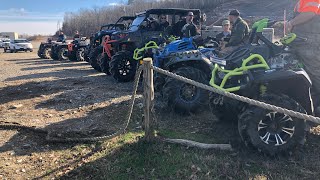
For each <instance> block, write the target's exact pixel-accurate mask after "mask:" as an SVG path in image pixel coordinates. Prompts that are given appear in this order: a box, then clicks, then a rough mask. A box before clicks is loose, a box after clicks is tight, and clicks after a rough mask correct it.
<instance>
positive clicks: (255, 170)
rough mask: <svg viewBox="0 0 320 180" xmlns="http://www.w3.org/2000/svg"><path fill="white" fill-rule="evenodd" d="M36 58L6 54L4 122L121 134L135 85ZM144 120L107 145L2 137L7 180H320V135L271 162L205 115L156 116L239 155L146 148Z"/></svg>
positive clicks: (181, 132) (2, 133)
mask: <svg viewBox="0 0 320 180" xmlns="http://www.w3.org/2000/svg"><path fill="white" fill-rule="evenodd" d="M38 45H39V43H35V45H34V47H38ZM36 51H37V50H36V49H35V51H34V52H33V53H24V52H21V53H2V51H1V50H0V121H6V122H17V123H21V124H23V125H29V126H36V127H41V128H44V129H45V130H47V131H49V132H50V133H51V134H52V135H54V136H57V137H60V136H63V137H64V136H68V137H74V136H76V137H87V136H89V137H91V136H100V135H108V134H111V133H114V132H115V131H117V130H118V129H119V127H120V126H121V124H122V123H123V122H124V119H125V116H126V113H127V111H128V102H129V99H130V94H131V91H132V86H133V84H132V83H124V84H121V83H116V82H115V81H114V80H113V78H112V77H108V76H106V75H105V74H103V73H98V72H96V71H95V70H94V69H93V68H91V66H90V65H88V64H87V63H86V62H69V61H66V62H60V61H53V60H50V59H49V60H45V59H39V58H38V57H37V55H36ZM140 97H141V96H140ZM137 101H138V102H137V103H140V102H141V99H138V100H137ZM142 113H143V112H142V109H140V108H139V106H135V109H134V113H133V118H132V122H131V123H130V129H129V132H128V133H127V134H125V135H123V136H120V137H116V138H113V139H111V140H108V141H105V142H101V143H91V144H85V143H48V142H46V141H45V140H44V138H45V136H44V135H43V134H37V133H34V132H30V131H25V130H21V131H17V130H13V131H8V130H1V129H0V179H261V180H263V179H319V175H320V169H319V167H320V163H319V162H320V156H319V153H318V151H319V148H320V139H319V134H320V133H319V132H320V128H318V129H317V128H316V129H314V130H313V133H311V134H309V135H308V140H307V143H306V144H305V146H303V147H301V148H299V150H298V151H297V152H294V154H293V156H289V157H288V156H284V157H267V156H264V155H261V154H260V153H259V152H257V151H256V150H255V149H252V148H248V147H245V146H244V145H243V143H242V142H241V140H240V138H239V135H238V132H237V125H236V123H232V122H226V123H216V122H214V121H212V119H213V118H214V117H213V116H212V115H211V114H210V113H208V111H205V110H204V111H203V112H201V113H200V114H196V115H189V116H181V115H177V114H174V113H170V112H167V111H166V110H165V109H159V110H156V113H157V121H158V133H159V134H161V135H165V136H168V137H171V138H185V139H190V140H196V141H199V142H205V143H231V144H232V145H233V148H234V150H235V151H233V152H222V151H212V150H210V151H208V150H200V149H195V148H188V147H182V146H178V145H171V144H166V143H163V142H155V143H145V142H144V141H140V137H141V136H142V131H141V124H142V122H141V120H142Z"/></svg>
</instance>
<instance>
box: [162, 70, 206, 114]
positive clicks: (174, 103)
mask: <svg viewBox="0 0 320 180" xmlns="http://www.w3.org/2000/svg"><path fill="white" fill-rule="evenodd" d="M173 72H174V73H176V74H178V75H180V76H183V77H186V78H189V79H192V80H194V81H197V82H200V83H203V84H208V82H209V81H208V79H207V76H206V74H205V73H204V72H203V71H201V70H199V69H197V68H194V67H180V68H178V69H176V70H175V71H173ZM163 98H164V100H165V101H166V102H167V104H168V106H169V107H171V108H173V109H174V110H175V111H176V112H179V113H189V112H196V111H197V110H199V109H200V108H201V107H203V105H206V104H207V103H208V98H209V93H208V91H206V90H203V89H201V88H198V87H196V86H193V85H190V84H187V83H184V82H182V81H178V80H176V79H173V78H171V77H166V80H165V84H164V87H163Z"/></svg>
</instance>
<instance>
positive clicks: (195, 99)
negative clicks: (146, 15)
mask: <svg viewBox="0 0 320 180" xmlns="http://www.w3.org/2000/svg"><path fill="white" fill-rule="evenodd" d="M187 11H189V10H187ZM161 13H162V12H161ZM130 18H131V19H134V21H133V24H132V25H131V27H130V28H131V29H130V28H129V30H125V27H124V26H123V27H120V26H119V25H117V23H118V22H121V21H122V20H123V19H130ZM136 19H137V17H122V18H120V20H119V21H118V22H117V23H116V24H112V25H110V29H108V30H106V31H100V32H99V33H97V34H96V35H95V36H94V38H92V39H91V43H89V44H88V45H86V46H82V45H77V44H76V42H74V43H71V44H72V45H70V44H67V46H61V44H54V43H52V46H51V56H54V57H52V58H53V59H60V60H65V59H66V58H65V57H69V59H70V60H78V61H82V60H87V61H88V62H89V63H90V64H91V65H92V67H93V68H95V69H96V70H98V71H102V72H105V73H106V74H109V75H110V74H111V75H112V76H113V77H114V78H115V79H116V80H117V81H119V82H128V81H132V80H133V79H134V76H135V72H136V69H137V67H138V66H139V65H141V62H142V61H141V60H142V59H143V58H145V57H152V58H153V65H154V66H156V67H159V68H162V69H165V70H168V71H170V72H174V73H176V74H178V75H181V76H184V77H187V78H189V79H193V80H195V81H197V82H201V83H203V84H208V85H211V86H212V87H214V88H217V89H219V90H221V91H226V92H232V93H236V94H239V95H242V96H246V97H249V98H251V99H255V100H259V101H263V102H266V103H269V104H273V105H276V106H280V107H283V108H287V109H290V110H294V111H297V112H301V113H307V114H310V115H313V114H314V112H313V103H312V98H311V92H310V89H311V80H310V78H309V76H308V74H307V73H306V72H305V71H304V70H303V65H302V64H301V63H300V61H299V59H298V58H297V57H296V56H295V55H294V53H293V52H291V51H290V44H292V42H294V41H297V38H296V35H295V34H289V35H287V36H285V37H283V38H281V39H280V41H279V42H276V43H272V42H270V41H269V40H268V39H266V38H265V37H264V36H263V34H262V30H263V28H266V27H268V26H269V25H270V24H271V23H270V22H269V21H268V19H263V20H260V21H258V22H256V23H254V25H253V26H252V30H251V32H250V37H249V40H248V42H247V43H246V44H245V45H243V46H241V47H239V48H238V49H236V50H235V51H234V52H232V53H230V54H228V55H226V56H224V57H219V56H218V54H219V52H218V51H217V49H215V44H217V43H216V42H214V38H206V39H204V40H203V39H202V38H197V37H190V38H182V39H179V38H176V37H174V36H172V34H171V35H170V36H169V35H168V34H166V33H162V34H155V33H151V32H148V31H142V30H139V28H137V29H136V31H134V29H133V25H136V26H138V25H139V23H138V22H136ZM141 22H142V20H141ZM118 26H119V27H118ZM119 28H120V30H119ZM141 34H143V37H144V38H141ZM147 35H148V36H147ZM137 41H139V42H140V43H136V42H137ZM78 43H79V42H78ZM55 46H56V47H55ZM46 48H47V49H46ZM46 48H45V51H43V53H39V56H40V57H42V58H48V56H49V54H50V48H49V47H46ZM58 49H59V50H58ZM53 51H54V52H53ZM47 55H48V56H47ZM154 81H155V82H154V84H155V88H156V91H157V92H159V93H160V94H161V97H162V100H163V101H165V102H166V103H167V105H168V106H169V107H171V108H172V109H174V110H175V111H176V112H179V113H189V112H193V113H194V112H197V111H198V110H201V109H203V108H206V107H210V109H211V111H212V112H213V113H214V114H215V116H216V117H217V118H218V119H220V120H232V121H238V130H239V134H240V136H241V138H242V140H243V141H244V142H245V143H246V144H247V145H252V146H253V147H255V148H257V149H258V150H259V151H261V152H263V153H266V154H270V155H275V154H279V153H288V152H291V151H292V150H294V148H295V147H297V146H298V145H301V144H303V143H304V141H305V137H306V133H307V132H308V130H309V127H310V123H308V122H306V121H305V120H302V119H297V118H295V117H291V116H289V115H286V114H281V113H278V112H272V111H268V110H265V109H261V108H258V107H256V106H251V105H248V104H246V103H243V102H240V101H237V100H234V99H230V98H226V97H223V96H221V95H218V94H214V93H209V92H208V91H206V90H203V89H200V88H197V87H195V86H192V85H189V84H187V83H184V82H181V81H178V80H176V79H173V78H171V77H167V76H164V75H161V74H158V73H155V76H154Z"/></svg>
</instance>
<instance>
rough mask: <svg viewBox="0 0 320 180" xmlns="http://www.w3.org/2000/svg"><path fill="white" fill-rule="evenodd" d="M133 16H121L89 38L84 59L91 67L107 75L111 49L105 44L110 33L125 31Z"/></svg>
mask: <svg viewBox="0 0 320 180" xmlns="http://www.w3.org/2000/svg"><path fill="white" fill-rule="evenodd" d="M134 18H135V16H122V17H121V18H119V20H118V21H117V22H116V23H114V24H106V25H103V26H101V28H100V31H99V32H97V33H96V34H95V35H94V36H92V37H91V41H90V44H89V46H88V48H87V51H86V57H88V62H89V63H90V64H91V66H92V67H93V68H94V69H95V70H97V71H102V72H105V73H107V72H108V71H109V68H108V66H109V60H108V59H111V56H112V55H111V54H112V53H113V49H112V48H111V47H109V45H108V44H107V43H106V41H107V39H108V40H109V39H110V36H111V34H112V33H114V32H116V31H123V30H126V29H127V27H128V24H130V22H131V21H133V20H134Z"/></svg>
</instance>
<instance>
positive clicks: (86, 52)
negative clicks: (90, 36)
mask: <svg viewBox="0 0 320 180" xmlns="http://www.w3.org/2000/svg"><path fill="white" fill-rule="evenodd" d="M90 51H91V48H88V47H87V48H85V50H84V60H85V61H87V62H89V54H90Z"/></svg>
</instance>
